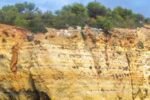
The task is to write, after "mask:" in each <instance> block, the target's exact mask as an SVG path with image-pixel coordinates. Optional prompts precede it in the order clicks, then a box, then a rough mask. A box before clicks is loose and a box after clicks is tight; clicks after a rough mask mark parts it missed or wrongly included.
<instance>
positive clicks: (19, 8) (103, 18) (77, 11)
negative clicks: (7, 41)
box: [0, 2, 150, 33]
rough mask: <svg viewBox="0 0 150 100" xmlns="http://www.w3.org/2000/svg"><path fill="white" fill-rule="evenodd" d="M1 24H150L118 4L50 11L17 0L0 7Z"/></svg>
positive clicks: (39, 28) (106, 26) (38, 29)
mask: <svg viewBox="0 0 150 100" xmlns="http://www.w3.org/2000/svg"><path fill="white" fill-rule="evenodd" d="M0 23H4V24H10V25H16V26H20V27H23V28H27V29H29V30H31V31H32V32H34V33H37V32H46V29H45V27H54V28H67V27H69V26H72V27H75V26H85V25H89V26H91V27H95V28H102V29H104V30H110V29H112V28H113V27H122V28H136V27H139V26H142V25H143V24H144V23H150V21H149V18H147V19H146V18H144V16H142V15H140V14H135V13H133V12H132V11H131V10H128V9H124V8H121V7H117V8H115V9H113V10H111V9H109V8H106V7H105V6H103V5H102V4H100V3H95V2H90V3H89V4H88V5H87V7H85V6H84V5H82V4H79V3H74V4H72V5H67V6H64V7H63V8H62V9H61V10H59V11H56V12H55V13H52V12H51V11H47V12H42V11H41V10H40V9H39V8H37V7H36V6H35V5H34V4H33V3H27V2H25V3H18V4H15V5H9V6H4V7H2V8H1V9H0Z"/></svg>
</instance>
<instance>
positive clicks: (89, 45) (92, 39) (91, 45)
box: [81, 29, 102, 76]
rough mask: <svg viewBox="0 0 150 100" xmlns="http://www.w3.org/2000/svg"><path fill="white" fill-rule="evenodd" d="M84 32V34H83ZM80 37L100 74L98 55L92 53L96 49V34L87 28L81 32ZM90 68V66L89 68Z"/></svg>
mask: <svg viewBox="0 0 150 100" xmlns="http://www.w3.org/2000/svg"><path fill="white" fill-rule="evenodd" d="M85 34H86V35H85ZM81 35H82V39H83V41H84V44H85V47H86V49H87V50H88V51H89V52H90V53H91V55H92V58H93V61H94V68H95V70H96V73H97V75H98V76H100V74H101V72H102V71H101V69H100V68H101V66H100V65H99V57H98V56H97V54H95V53H94V50H95V49H96V36H94V35H93V33H92V32H91V31H90V30H89V29H85V31H84V32H81ZM88 39H89V40H88ZM91 69H92V68H91Z"/></svg>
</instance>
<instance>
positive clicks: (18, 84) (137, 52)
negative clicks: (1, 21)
mask: <svg viewBox="0 0 150 100" xmlns="http://www.w3.org/2000/svg"><path fill="white" fill-rule="evenodd" d="M59 32H60V31H59ZM59 32H58V30H52V31H49V32H48V33H46V34H45V35H43V34H39V35H36V36H34V39H31V40H32V41H29V40H30V38H31V37H30V38H29V37H28V36H29V32H28V31H26V30H23V29H20V28H16V27H12V26H7V25H0V100H50V99H52V100H149V99H150V45H149V44H150V29H148V28H138V29H136V30H128V29H114V31H112V35H111V36H105V35H104V34H103V33H102V32H101V31H95V30H92V29H84V30H82V31H80V30H70V31H69V32H70V33H72V34H71V35H68V36H67V37H64V36H63V35H61V36H55V34H60V33H59ZM54 33H55V34H54Z"/></svg>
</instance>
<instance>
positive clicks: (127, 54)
mask: <svg viewBox="0 0 150 100" xmlns="http://www.w3.org/2000/svg"><path fill="white" fill-rule="evenodd" d="M126 59H127V63H128V67H129V75H130V81H131V88H132V100H134V93H133V78H132V70H131V61H130V55H129V53H128V52H126Z"/></svg>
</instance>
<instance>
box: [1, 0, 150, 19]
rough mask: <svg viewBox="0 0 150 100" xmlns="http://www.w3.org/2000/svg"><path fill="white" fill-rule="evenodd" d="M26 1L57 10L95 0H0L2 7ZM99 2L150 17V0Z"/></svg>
mask: <svg viewBox="0 0 150 100" xmlns="http://www.w3.org/2000/svg"><path fill="white" fill-rule="evenodd" d="M25 1H26V2H32V3H34V4H36V6H37V7H39V8H40V9H41V10H42V11H47V10H50V11H56V10H59V9H61V8H62V7H63V6H64V5H68V4H72V3H76V2H78V3H82V4H84V5H87V4H88V2H91V1H94V0H0V7H3V6H5V5H12V4H15V3H22V2H25ZM97 2H100V3H101V4H103V5H105V6H106V7H108V8H111V9H113V8H115V7H117V6H121V7H123V8H128V9H131V10H132V11H134V12H135V13H140V14H143V15H144V16H145V17H150V0H97Z"/></svg>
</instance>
